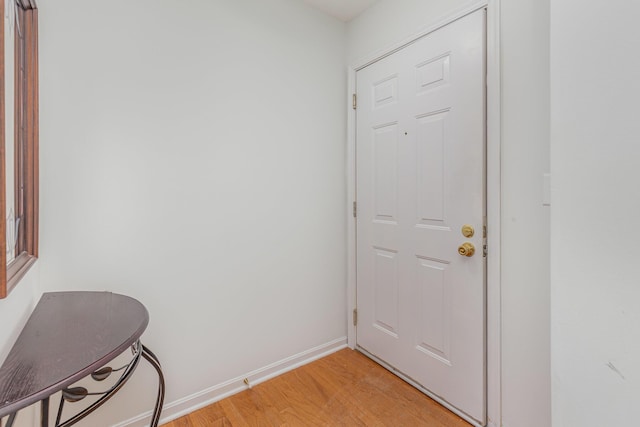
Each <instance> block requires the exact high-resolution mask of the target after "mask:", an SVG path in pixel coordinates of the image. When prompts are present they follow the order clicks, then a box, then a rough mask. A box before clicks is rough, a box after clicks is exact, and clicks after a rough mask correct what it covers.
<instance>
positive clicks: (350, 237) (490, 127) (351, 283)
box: [347, 0, 502, 427]
mask: <svg viewBox="0 0 640 427" xmlns="http://www.w3.org/2000/svg"><path fill="white" fill-rule="evenodd" d="M482 8H486V9H487V35H486V37H487V108H486V113H487V152H486V156H487V177H486V178H487V229H488V234H487V245H488V248H489V253H488V256H487V320H486V322H487V325H486V330H487V337H486V338H487V340H486V342H487V358H486V360H487V372H486V375H487V426H489V427H500V426H501V425H502V408H501V400H502V399H501V395H502V391H501V365H502V362H501V318H502V314H501V313H502V310H501V290H500V289H501V288H500V286H501V285H500V241H501V239H500V236H501V230H500V212H501V208H500V200H501V170H500V168H501V151H502V150H501V135H500V132H501V93H502V91H501V75H500V71H501V67H500V63H501V61H500V0H477V1H474V2H473V3H472V4H470V5H467V6H465V7H464V8H462V9H457V10H455V11H453V12H452V13H450V14H448V15H447V16H444V17H441V18H440V19H437V20H435V21H434V22H433V23H432V24H431V25H429V26H428V27H426V28H425V29H424V30H422V31H420V32H418V33H416V34H413V35H411V36H410V37H408V38H406V39H404V40H402V41H400V42H398V43H395V44H394V45H391V46H389V47H386V48H384V49H381V50H380V51H379V52H377V53H375V54H373V55H370V56H368V57H366V58H363V59H362V60H359V61H356V63H355V64H352V65H351V66H350V67H349V70H348V72H349V82H348V101H347V102H348V118H347V131H348V138H347V202H348V203H347V206H348V209H347V215H348V221H347V257H348V259H347V268H348V269H347V274H348V277H347V311H348V312H347V318H348V319H349V321H348V323H347V343H348V345H349V347H351V348H352V349H353V348H355V346H356V328H355V326H354V324H353V309H354V308H355V307H356V221H355V218H354V217H353V202H354V201H355V200H356V168H355V162H356V156H355V154H356V112H355V110H354V109H353V108H352V95H353V94H354V93H355V88H356V85H355V83H356V72H357V71H358V70H361V69H362V68H364V67H366V66H367V65H370V64H371V63H373V62H376V61H378V60H380V59H382V58H384V57H386V56H389V55H391V54H392V53H394V52H396V51H398V50H399V49H402V48H403V47H404V46H406V45H408V44H410V43H412V42H414V41H415V40H417V39H418V38H420V37H423V36H425V35H427V34H429V33H431V32H433V31H435V30H437V29H438V28H441V27H443V26H445V25H447V24H449V23H451V22H453V21H455V20H457V19H459V18H461V17H463V16H465V15H468V14H470V13H472V12H475V11H477V10H479V9H482Z"/></svg>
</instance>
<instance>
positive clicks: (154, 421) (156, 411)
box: [142, 344, 164, 427]
mask: <svg viewBox="0 0 640 427" xmlns="http://www.w3.org/2000/svg"><path fill="white" fill-rule="evenodd" d="M142 357H144V358H145V359H146V360H147V362H149V363H150V364H151V366H153V367H154V368H155V370H156V372H157V373H158V397H157V398H156V406H155V407H154V408H153V415H152V417H151V424H150V427H157V426H158V423H159V422H160V413H161V412H162V405H163V403H164V375H163V374H162V367H161V366H160V361H159V360H158V358H157V357H156V355H155V354H153V352H152V351H151V350H149V349H148V348H147V347H145V346H144V344H143V345H142Z"/></svg>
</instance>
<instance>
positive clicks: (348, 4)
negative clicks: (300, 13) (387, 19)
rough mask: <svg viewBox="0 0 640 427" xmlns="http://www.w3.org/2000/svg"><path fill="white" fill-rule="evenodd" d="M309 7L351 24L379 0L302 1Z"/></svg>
mask: <svg viewBox="0 0 640 427" xmlns="http://www.w3.org/2000/svg"><path fill="white" fill-rule="evenodd" d="M302 1H304V2H305V3H307V4H308V5H310V6H312V7H315V8H316V9H320V10H321V11H323V12H325V13H328V14H329V15H331V16H333V17H334V18H338V19H339V20H341V21H344V22H349V21H350V20H352V19H353V18H355V17H356V16H358V15H360V13H362V12H363V11H364V10H365V9H367V8H368V7H369V6H371V5H372V4H374V3H375V2H377V1H378V0H302Z"/></svg>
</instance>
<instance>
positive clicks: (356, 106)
mask: <svg viewBox="0 0 640 427" xmlns="http://www.w3.org/2000/svg"><path fill="white" fill-rule="evenodd" d="M352 102H353V109H354V110H355V109H356V108H358V95H356V94H355V93H354V94H353V97H352Z"/></svg>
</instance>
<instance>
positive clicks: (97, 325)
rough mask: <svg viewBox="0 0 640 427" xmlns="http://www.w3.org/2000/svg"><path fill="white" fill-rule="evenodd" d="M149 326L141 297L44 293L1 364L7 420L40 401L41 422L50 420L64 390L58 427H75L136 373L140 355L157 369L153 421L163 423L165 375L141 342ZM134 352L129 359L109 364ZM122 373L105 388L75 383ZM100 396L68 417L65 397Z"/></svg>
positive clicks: (0, 395) (1, 400)
mask: <svg viewBox="0 0 640 427" xmlns="http://www.w3.org/2000/svg"><path fill="white" fill-rule="evenodd" d="M148 323H149V313H148V312H147V309H146V308H145V307H144V306H143V305H142V304H141V303H140V302H138V301H136V300H135V299H133V298H129V297H126V296H124V295H118V294H114V293H111V292H52V293H45V294H43V295H42V298H41V299H40V302H38V305H37V306H36V308H35V309H34V311H33V313H32V314H31V317H30V318H29V320H28V321H27V324H26V325H25V327H24V329H23V330H22V332H21V333H20V336H19V337H18V340H17V341H16V343H15V344H14V346H13V348H12V349H11V352H10V353H9V356H7V359H6V360H5V362H4V364H3V365H2V367H0V420H1V419H2V418H3V417H5V416H8V420H7V423H6V426H5V427H10V426H11V425H12V424H13V422H14V419H15V417H16V413H17V412H18V411H19V410H20V409H22V408H25V407H27V406H29V405H31V404H33V403H36V402H38V401H40V402H41V407H42V410H41V426H42V427H47V426H48V425H49V397H50V396H51V395H52V394H54V393H56V392H58V391H62V396H61V398H60V405H59V407H58V414H57V419H56V422H55V425H56V427H69V426H71V425H73V424H75V423H77V422H78V421H80V420H81V419H83V418H84V417H86V416H87V415H89V414H90V413H91V412H93V411H94V410H95V409H97V408H98V407H99V406H101V405H102V404H103V403H105V402H106V401H107V400H108V399H109V398H111V397H112V396H113V395H114V394H115V393H116V392H118V390H120V388H121V387H122V386H123V385H124V383H125V382H126V381H127V380H128V379H129V377H130V376H131V375H132V374H133V372H134V371H135V369H136V367H137V366H138V362H139V361H140V357H143V358H144V359H145V360H147V361H148V362H149V363H150V364H151V365H152V366H153V368H154V369H155V370H156V372H157V373H158V379H159V385H158V395H157V398H156V406H155V408H154V411H153V415H152V419H151V426H153V427H155V426H157V425H158V422H159V420H160V412H161V411H162V404H163V401H164V377H163V375H162V369H161V368H160V362H159V361H158V358H157V357H156V356H155V355H154V354H153V353H152V352H151V351H149V349H148V348H146V347H145V346H144V345H142V343H141V342H140V336H141V335H142V333H143V332H144V330H145V329H146V327H147V324H148ZM129 348H130V349H131V351H132V358H131V360H130V362H128V363H127V364H126V365H124V366H122V367H119V368H115V369H114V368H111V367H109V366H107V364H108V363H109V362H111V361H112V360H113V359H114V358H115V357H117V356H119V355H120V354H122V353H123V352H124V351H126V350H127V349H129ZM115 372H118V374H119V375H120V376H119V377H118V379H117V381H115V383H114V384H113V385H112V386H111V387H109V388H108V389H107V390H106V391H100V392H91V391H89V390H87V389H86V388H84V387H70V386H72V385H73V384H74V383H75V382H77V381H78V380H80V379H82V378H85V377H87V376H89V375H90V376H91V377H92V378H93V380H95V381H96V384H97V383H98V382H100V381H103V380H105V379H106V378H107V377H109V376H110V375H111V374H112V373H115ZM87 396H100V397H99V398H98V399H97V400H96V401H95V402H93V403H92V404H91V405H90V406H89V407H87V408H86V409H84V410H82V411H80V412H79V413H77V414H76V415H74V416H72V417H70V418H69V419H67V420H65V421H62V420H61V416H62V411H63V407H64V404H65V402H67V403H71V402H77V401H80V400H82V399H84V398H85V397H87Z"/></svg>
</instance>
